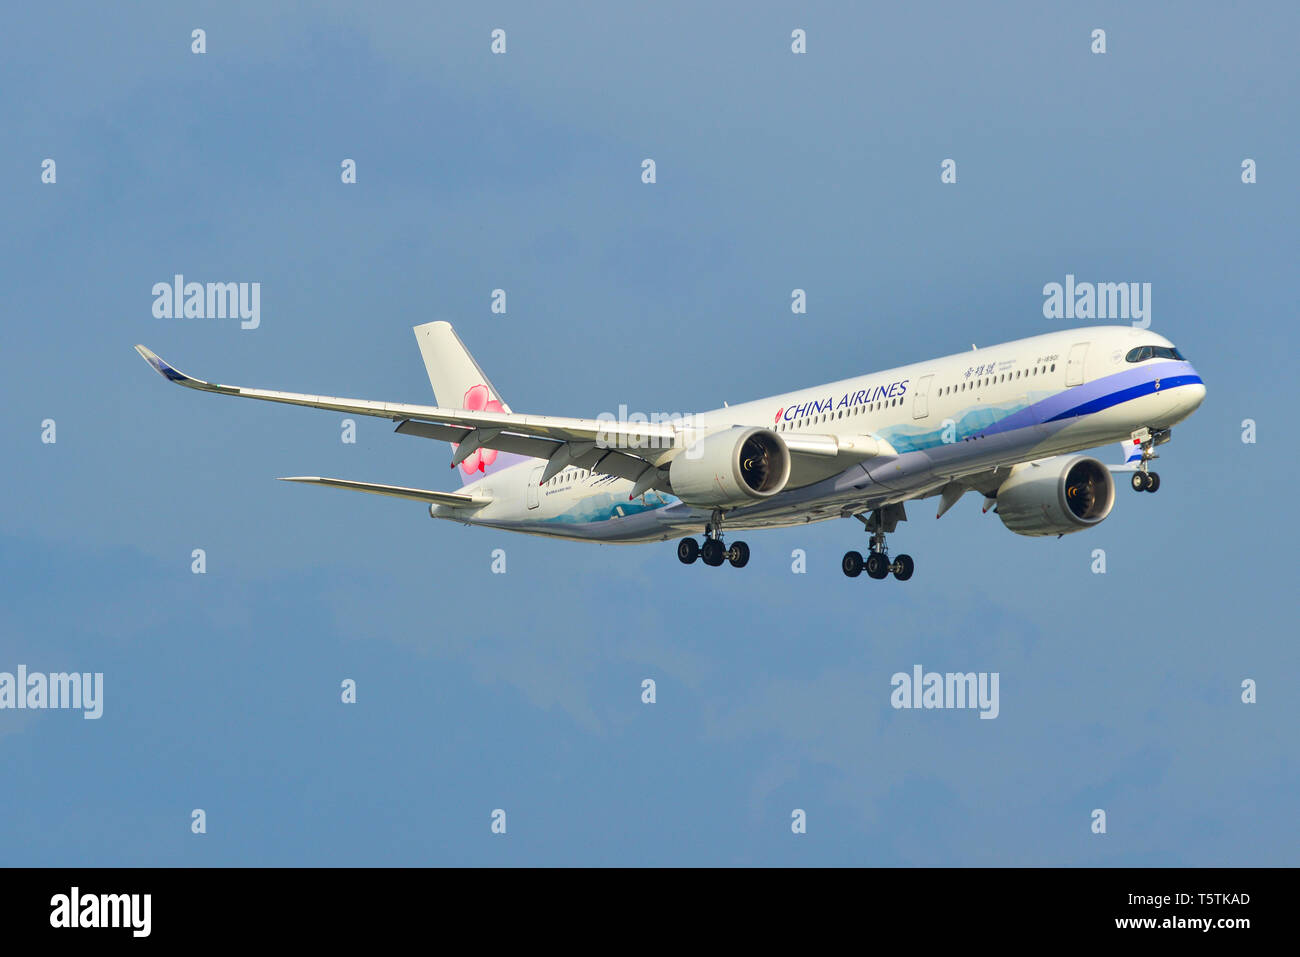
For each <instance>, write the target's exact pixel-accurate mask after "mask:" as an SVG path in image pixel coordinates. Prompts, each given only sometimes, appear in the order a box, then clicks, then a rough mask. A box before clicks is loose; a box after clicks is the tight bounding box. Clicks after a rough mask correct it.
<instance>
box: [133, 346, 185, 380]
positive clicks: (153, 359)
mask: <svg viewBox="0 0 1300 957" xmlns="http://www.w3.org/2000/svg"><path fill="white" fill-rule="evenodd" d="M135 351H136V352H138V353H140V356H141V358H143V359H144V361H145V362H147V363H149V365H151V366H153V367H154V370H155V371H156V372H157V373H158V374H159V375H160V376H162V377H163V378H165V379H170V380H171V381H172V382H179V383H180V384H181V385H188V384H189V383H191V382H197V381H198V380H197V379H192V378H190V377H189V376H187V375H186V374H185V373H184V372H181V371H180V370H179V369H177V368H176V367H175V366H171V365H168V364H167V363H166V362H164V361H163V360H162V358H160V357H159V356H158V355H157V353H155V352H153V351H151V350H150V349H148V348H146V347H145V346H140V345H137V346H136V347H135Z"/></svg>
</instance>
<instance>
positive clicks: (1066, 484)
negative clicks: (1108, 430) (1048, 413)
mask: <svg viewBox="0 0 1300 957" xmlns="http://www.w3.org/2000/svg"><path fill="white" fill-rule="evenodd" d="M997 500H998V518H1000V519H1002V524H1003V525H1005V526H1006V527H1007V528H1009V529H1011V531H1013V532H1015V533H1016V534H1017V535H1068V534H1069V533H1070V532H1081V531H1083V530H1084V529H1085V528H1091V527H1092V526H1093V525H1096V524H1097V523H1099V522H1100V521H1101V520H1102V519H1104V518H1105V517H1106V516H1107V515H1109V514H1110V509H1111V506H1113V505H1114V504H1115V482H1114V480H1113V479H1112V478H1111V477H1110V470H1109V469H1108V468H1106V466H1104V465H1102V464H1101V463H1100V462H1098V461H1097V460H1096V459H1094V458H1089V457H1088V456H1086V455H1058V456H1056V457H1055V458H1050V459H1043V460H1042V461H1040V462H1022V463H1020V464H1019V465H1016V466H1014V467H1013V468H1012V469H1011V474H1010V475H1009V476H1007V480H1006V481H1005V482H1003V483H1002V485H1001V487H1000V488H999V489H998V495H997Z"/></svg>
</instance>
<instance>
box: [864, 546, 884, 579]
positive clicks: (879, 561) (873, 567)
mask: <svg viewBox="0 0 1300 957" xmlns="http://www.w3.org/2000/svg"><path fill="white" fill-rule="evenodd" d="M867 574H868V575H869V576H870V577H872V578H874V579H876V580H877V581H879V580H880V579H882V578H884V577H885V576H886V575H888V574H889V559H888V557H886V555H885V554H884V552H872V553H871V554H870V555H868V556H867Z"/></svg>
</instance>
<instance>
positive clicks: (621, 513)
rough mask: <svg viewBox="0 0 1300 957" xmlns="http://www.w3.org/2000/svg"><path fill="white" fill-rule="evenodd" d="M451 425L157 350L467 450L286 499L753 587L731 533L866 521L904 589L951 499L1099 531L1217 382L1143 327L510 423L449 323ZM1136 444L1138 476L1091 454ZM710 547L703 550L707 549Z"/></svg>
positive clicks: (409, 409) (422, 328)
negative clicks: (511, 536) (919, 537)
mask: <svg viewBox="0 0 1300 957" xmlns="http://www.w3.org/2000/svg"><path fill="white" fill-rule="evenodd" d="M414 331H415V335H416V341H417V343H418V345H419V348H420V353H421V357H422V358H423V360H424V365H425V369H426V371H427V372H428V376H429V384H430V385H431V386H432V387H433V392H434V401H435V402H437V403H438V404H437V405H432V406H430V405H410V404H406V403H397V402H379V401H371V400H365V399H346V398H335V397H331V396H321V395H305V394H299V393H292V392H273V391H267V390H262V389H247V388H243V387H241V386H231V385H219V384H215V383H212V382H205V381H203V380H201V379H195V378H192V377H191V376H188V375H185V374H184V373H183V372H180V371H178V370H177V369H176V368H175V367H174V366H172V365H170V364H169V363H167V362H165V361H163V360H162V359H160V358H159V357H158V356H157V355H155V354H154V353H153V352H151V351H150V350H149V349H147V348H145V347H144V346H142V345H137V346H136V347H135V348H136V351H137V352H139V353H140V355H141V356H143V357H144V359H145V360H146V361H147V362H149V364H150V365H152V366H153V368H154V369H155V370H157V371H158V372H159V373H160V374H161V375H163V376H164V377H165V378H167V379H169V380H170V381H172V382H175V383H177V384H178V385H182V386H185V387H187V388H190V389H198V390H201V391H204V392H215V393H217V394H219V395H231V396H241V397H244V398H250V399H262V400H266V401H270V402H284V403H288V404H291V405H303V406H308V407H311V408H316V409H327V410H330V411H333V412H343V413H347V414H348V415H368V416H375V417H379V418H385V419H390V420H392V421H395V422H396V423H397V427H396V431H397V432H398V433H399V434H402V435H412V436H417V437H421V438H426V439H434V440H437V441H441V442H449V443H451V446H452V455H451V467H452V468H453V469H456V470H457V471H458V473H459V476H460V479H461V482H462V487H461V489H460V491H458V492H442V491H436V490H431V489H421V488H409V487H405V486H398V485H383V484H378V483H374V482H364V481H356V480H350V479H338V478H323V477H320V476H290V477H285V478H284V479H283V481H287V482H300V483H307V484H313V485H320V486H326V487H331V488H341V489H350V490H352V491H357V492H366V493H370V494H375V495H387V496H393V497H396V498H403V499H412V500H415V501H419V502H425V503H428V506H429V514H430V515H431V516H432V517H433V518H440V519H447V520H450V521H454V522H460V523H463V524H465V525H482V526H487V527H489V528H496V529H502V530H505V531H511V532H523V533H527V534H532V535H544V536H551V537H555V538H563V539H570V540H577V541H589V542H606V543H637V542H660V541H666V540H668V539H670V538H676V537H678V536H685V537H682V538H681V540H680V541H679V542H678V544H677V557H678V559H679V560H680V561H681V562H682V563H683V564H686V565H690V564H693V563H694V562H695V561H696V560H697V559H701V560H702V561H703V564H705V565H709V566H713V567H717V566H720V565H722V564H724V563H728V562H729V563H730V564H731V565H732V566H734V567H736V568H742V567H744V566H745V565H746V564H747V563H748V561H749V546H748V545H747V544H746V543H745V542H743V541H739V540H733V541H732V542H731V544H730V545H727V544H725V542H724V537H723V529H724V524H725V527H726V528H727V529H728V530H734V531H742V530H746V531H749V530H755V529H762V528H776V527H784V526H792V525H802V524H805V523H808V522H818V521H824V520H827V519H832V518H848V517H850V516H852V517H854V518H856V519H858V520H859V521H860V522H862V524H863V525H864V526H865V530H866V532H868V533H869V534H870V538H869V544H868V547H867V554H866V556H865V557H864V556H863V555H862V553H861V552H859V551H856V550H851V551H849V552H847V553H846V554H845V555H844V558H843V560H842V563H841V569H842V571H843V572H844V574H845V575H847V576H848V577H850V578H856V577H858V576H859V575H861V574H862V572H863V571H865V572H866V573H867V576H868V577H869V578H872V579H877V580H879V579H883V578H887V577H888V576H889V575H890V574H892V575H893V576H894V578H895V579H896V580H899V581H906V580H907V579H909V578H911V577H912V573H913V570H914V568H915V563H914V562H913V560H912V558H911V557H910V556H909V555H906V554H900V555H897V556H895V557H893V558H891V557H890V555H889V550H888V547H887V542H886V536H887V535H889V534H893V533H894V532H895V531H896V529H897V526H898V523H899V522H900V521H906V520H907V512H906V507H905V506H906V503H908V502H914V501H916V500H920V499H927V498H935V497H937V498H938V500H939V501H938V509H937V514H936V515H935V517H936V518H940V517H942V516H943V514H944V513H945V512H947V511H948V510H949V509H950V508H952V506H953V505H954V504H956V502H957V501H958V499H960V498H961V497H962V496H963V495H964V494H966V493H967V492H970V491H974V492H977V493H979V494H980V495H981V496H983V498H984V511H985V512H987V511H988V510H989V509H990V508H992V509H993V510H994V512H995V513H996V514H997V515H998V517H999V518H1000V519H1001V521H1002V523H1003V525H1005V526H1006V527H1007V528H1008V529H1010V530H1011V531H1012V532H1015V533H1016V534H1019V535H1026V536H1047V535H1055V536H1057V537H1058V538H1059V537H1060V536H1061V535H1066V534H1070V533H1073V532H1079V531H1082V530H1084V529H1087V528H1091V527H1093V526H1095V525H1097V524H1098V523H1099V522H1101V521H1103V520H1104V519H1105V518H1106V516H1107V515H1109V514H1110V511H1111V508H1112V506H1113V505H1114V502H1115V480H1114V478H1113V477H1112V473H1116V474H1124V473H1131V477H1130V485H1131V487H1132V488H1133V489H1134V490H1135V491H1139V492H1155V491H1156V490H1157V489H1158V488H1159V487H1160V476H1159V475H1158V474H1157V473H1156V472H1154V471H1152V470H1151V469H1150V468H1149V465H1150V462H1151V461H1152V460H1153V459H1155V458H1158V455H1157V454H1156V452H1155V449H1156V447H1158V446H1160V445H1162V444H1164V443H1166V442H1168V441H1169V439H1170V437H1171V434H1172V429H1173V426H1174V425H1176V424H1177V423H1179V422H1182V421H1183V420H1184V419H1186V418H1187V417H1188V416H1190V415H1191V414H1192V413H1193V412H1194V411H1195V410H1196V409H1197V407H1198V406H1200V404H1201V402H1202V400H1203V399H1204V398H1205V385H1204V383H1203V382H1202V381H1201V377H1200V376H1199V375H1198V374H1197V372H1196V370H1195V369H1194V368H1193V367H1192V365H1191V363H1190V362H1188V361H1187V360H1186V359H1185V358H1184V357H1183V355H1182V354H1181V353H1180V352H1179V351H1178V349H1177V348H1175V347H1174V345H1173V343H1172V342H1170V341H1169V340H1167V339H1165V338H1163V337H1161V336H1158V335H1156V334H1155V333H1153V332H1150V331H1148V330H1145V329H1138V328H1133V327H1129V326H1094V327H1084V328H1076V329H1069V330H1063V331H1058V332H1051V333H1047V334H1046V335H1038V336H1032V337H1030V338H1027V339H1017V340H1015V341H1013V342H1008V343H1004V344H1001V345H995V346H988V347H985V348H978V349H977V348H975V346H974V345H972V347H971V351H970V352H960V353H956V354H954V355H949V356H945V357H943V358H939V359H932V360H929V361H925V362H918V363H914V364H911V365H905V366H899V367H897V368H893V369H886V370H884V371H882V372H877V373H872V374H869V375H863V376H858V377H855V378H851V379H843V380H840V381H837V382H831V383H827V384H825V385H819V386H813V387H811V388H808V389H800V390H797V391H795V392H788V393H785V394H783V395H777V396H773V397H771V398H766V399H758V400H755V401H753V402H746V403H744V404H741V405H730V406H728V405H724V407H723V408H721V409H714V410H712V411H709V412H702V413H697V414H692V415H685V416H675V415H674V416H669V415H660V414H655V415H653V416H646V415H637V414H633V415H630V416H629V415H620V416H618V417H615V416H614V415H612V414H609V413H606V414H602V415H601V416H599V417H598V418H595V419H575V418H558V417H554V416H543V415H527V414H519V413H516V412H513V411H512V410H511V409H510V406H509V405H507V404H506V402H505V400H504V399H503V398H502V397H501V393H500V392H498V391H497V389H496V387H495V386H494V385H493V384H492V382H491V381H490V380H489V379H488V377H487V376H486V375H485V374H484V373H483V371H482V369H481V368H480V367H479V365H478V363H477V362H475V361H474V358H473V356H471V355H470V353H469V350H468V349H466V348H465V345H464V343H463V342H461V340H460V337H459V336H458V335H457V334H456V332H455V330H454V329H453V328H452V326H451V324H450V323H447V322H442V321H438V322H429V323H425V324H423V325H419V326H416V327H415V330H414ZM1116 442H1117V443H1120V445H1121V447H1122V449H1123V451H1124V455H1123V459H1124V460H1123V461H1122V462H1120V463H1118V464H1114V465H1109V466H1108V465H1104V464H1103V463H1102V462H1100V461H1099V460H1098V459H1096V458H1093V457H1091V456H1087V455H1081V454H1079V453H1080V452H1082V451H1083V450H1085V449H1092V448H1096V447H1098V446H1102V445H1106V444H1109V443H1116ZM701 534H702V536H703V538H702V540H701V541H697V540H696V538H695V537H694V536H696V535H701Z"/></svg>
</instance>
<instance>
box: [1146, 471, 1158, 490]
mask: <svg viewBox="0 0 1300 957" xmlns="http://www.w3.org/2000/svg"><path fill="white" fill-rule="evenodd" d="M1147 491H1148V492H1158V491H1160V476H1159V474H1157V473H1156V472H1148V473H1147Z"/></svg>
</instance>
